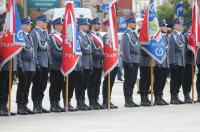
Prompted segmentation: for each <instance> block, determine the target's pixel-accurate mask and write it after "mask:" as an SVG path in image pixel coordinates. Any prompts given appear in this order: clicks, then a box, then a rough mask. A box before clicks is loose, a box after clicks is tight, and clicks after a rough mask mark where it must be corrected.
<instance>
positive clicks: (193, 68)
mask: <svg viewBox="0 0 200 132" xmlns="http://www.w3.org/2000/svg"><path fill="white" fill-rule="evenodd" d="M194 70H195V67H194V56H193V57H192V104H194Z"/></svg>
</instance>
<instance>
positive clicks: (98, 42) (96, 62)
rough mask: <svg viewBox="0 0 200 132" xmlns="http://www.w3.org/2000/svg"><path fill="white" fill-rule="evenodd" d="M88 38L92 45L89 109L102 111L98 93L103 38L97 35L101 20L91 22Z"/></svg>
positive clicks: (95, 19) (96, 19)
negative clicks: (89, 37) (90, 39)
mask: <svg viewBox="0 0 200 132" xmlns="http://www.w3.org/2000/svg"><path fill="white" fill-rule="evenodd" d="M90 24H91V31H90V36H91V38H92V40H93V43H92V59H93V70H92V75H91V82H90V85H89V87H88V88H89V90H88V98H89V103H90V105H89V106H90V107H91V108H92V109H102V106H101V105H100V104H99V92H100V86H101V76H102V65H103V37H102V36H101V34H100V33H99V31H100V28H101V20H100V18H99V17H97V18H94V19H93V20H92V21H91V22H90Z"/></svg>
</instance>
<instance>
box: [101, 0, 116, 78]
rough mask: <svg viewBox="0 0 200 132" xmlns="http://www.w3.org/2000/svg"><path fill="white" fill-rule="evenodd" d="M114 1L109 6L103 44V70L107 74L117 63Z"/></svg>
mask: <svg viewBox="0 0 200 132" xmlns="http://www.w3.org/2000/svg"><path fill="white" fill-rule="evenodd" d="M116 3H117V0H116V1H113V2H112V3H111V4H110V6H109V24H108V26H107V27H108V31H107V34H106V40H105V46H104V59H103V72H104V76H106V75H107V74H109V73H110V72H111V71H112V70H113V69H114V68H115V67H116V66H117V64H118V37H117V29H118V28H117V13H116V7H115V6H116Z"/></svg>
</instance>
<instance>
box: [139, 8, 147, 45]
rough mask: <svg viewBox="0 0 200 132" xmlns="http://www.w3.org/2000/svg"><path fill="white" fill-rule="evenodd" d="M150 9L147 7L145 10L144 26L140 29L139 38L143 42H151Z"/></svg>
mask: <svg viewBox="0 0 200 132" xmlns="http://www.w3.org/2000/svg"><path fill="white" fill-rule="evenodd" d="M148 21H149V9H148V8H147V9H146V11H145V16H144V21H143V24H142V28H141V30H140V35H139V40H140V43H141V44H146V43H148V42H149V24H148Z"/></svg>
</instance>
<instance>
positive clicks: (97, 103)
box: [95, 100, 104, 109]
mask: <svg viewBox="0 0 200 132" xmlns="http://www.w3.org/2000/svg"><path fill="white" fill-rule="evenodd" d="M95 104H96V105H97V106H98V107H99V109H104V108H103V107H102V106H101V105H100V104H99V101H98V100H96V101H95Z"/></svg>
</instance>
